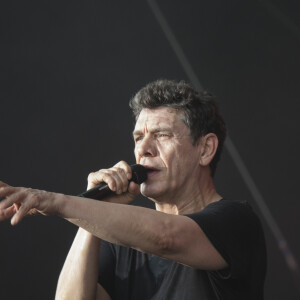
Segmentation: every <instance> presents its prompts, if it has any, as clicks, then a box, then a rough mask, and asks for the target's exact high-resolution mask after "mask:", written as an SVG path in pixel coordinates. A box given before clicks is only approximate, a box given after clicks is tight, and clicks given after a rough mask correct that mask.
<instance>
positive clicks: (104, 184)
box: [78, 161, 147, 200]
mask: <svg viewBox="0 0 300 300" xmlns="http://www.w3.org/2000/svg"><path fill="white" fill-rule="evenodd" d="M146 179H147V170H146V168H145V167H143V166H142V165H138V164H136V165H131V166H129V165H128V164H127V163H126V162H124V161H121V162H119V163H118V164H116V165H115V166H114V167H112V168H110V169H102V170H99V171H98V172H95V173H91V174H90V175H89V176H88V190H87V191H86V192H83V193H81V194H80V195H78V196H80V197H84V198H91V199H97V200H103V199H105V198H106V197H108V196H111V195H113V194H117V195H120V194H122V193H125V192H127V191H128V192H129V193H131V194H132V196H133V197H134V196H135V194H137V193H138V190H137V186H136V185H133V184H131V182H134V183H136V184H141V183H142V182H144V181H145V180H146ZM99 182H100V184H99Z"/></svg>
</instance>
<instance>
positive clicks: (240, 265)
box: [98, 199, 266, 300]
mask: <svg viewBox="0 0 300 300" xmlns="http://www.w3.org/2000/svg"><path fill="white" fill-rule="evenodd" d="M187 216H188V217H190V218H191V219H193V220H194V221H195V222H196V223H197V224H198V225H199V226H200V227H201V229H202V230H203V231H204V232H205V234H206V236H207V237H208V238H209V240H210V241H211V242H212V244H213V245H214V247H215V248H216V249H217V250H218V252H219V253H220V254H221V255H222V256H223V258H224V259H225V260H226V261H227V263H228V264H229V268H228V269H226V270H221V271H205V270H198V269H194V268H191V267H188V266H184V265H182V264H179V263H177V262H173V261H169V260H166V259H163V258H160V257H157V256H154V255H151V254H146V253H142V252H139V251H137V250H134V249H131V248H127V247H123V246H118V245H114V244H111V243H108V242H105V241H103V242H102V243H101V249H100V259H99V280H98V282H99V283H100V284H101V285H102V286H103V288H104V289H105V290H106V291H107V292H108V294H109V295H110V296H111V298H112V299H113V300H148V299H149V300H150V299H151V300H184V299H187V300H196V299H197V300H199V299H200V300H244V299H245V300H250V299H251V300H254V299H255V300H262V299H263V285H264V279H265V273H266V250H265V240H264V234H263V230H262V227H261V224H260V221H259V220H258V218H257V216H256V215H255V213H254V212H253V211H252V209H251V207H250V206H249V205H248V204H247V202H237V201H230V200H224V199H223V200H220V201H218V202H214V203H211V204H209V205H208V206H207V207H205V208H204V209H203V210H202V211H200V212H196V213H193V214H190V215H187Z"/></svg>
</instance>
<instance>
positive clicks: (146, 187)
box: [140, 183, 162, 199]
mask: <svg viewBox="0 0 300 300" xmlns="http://www.w3.org/2000/svg"><path fill="white" fill-rule="evenodd" d="M140 191H141V194H142V195H143V196H145V197H147V198H151V199H156V198H159V197H160V196H161V195H162V190H161V189H160V188H159V187H158V186H157V185H156V186H155V187H154V186H153V185H150V184H146V183H142V184H141V185H140Z"/></svg>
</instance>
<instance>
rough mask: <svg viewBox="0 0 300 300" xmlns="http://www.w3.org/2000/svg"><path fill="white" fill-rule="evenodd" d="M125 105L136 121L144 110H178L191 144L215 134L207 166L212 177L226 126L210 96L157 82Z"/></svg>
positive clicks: (182, 85) (181, 84)
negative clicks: (215, 146) (214, 147)
mask: <svg viewBox="0 0 300 300" xmlns="http://www.w3.org/2000/svg"><path fill="white" fill-rule="evenodd" d="M129 106H130V108H131V109H132V111H133V114H134V116H135V119H136V120H137V118H138V116H139V114H140V112H141V111H142V109H144V108H149V109H153V108H157V107H161V106H165V107H171V108H175V109H177V110H179V111H182V112H183V122H184V123H185V125H186V126H187V127H188V128H189V129H190V133H191V137H192V142H193V144H194V145H195V144H196V143H197V142H198V140H199V138H200V137H202V136H205V135H206V134H208V133H214V134H216V136H217V137H218V140H219V146H218V149H217V152H216V154H215V156H214V158H213V160H212V161H211V163H210V168H211V175H212V176H214V174H215V170H216V167H217V163H218V161H219V160H220V156H221V152H222V148H223V144H224V141H225V137H226V126H225V123H224V120H223V118H222V117H221V115H220V112H219V108H218V106H217V103H216V100H215V97H214V96H213V95H212V94H210V93H209V92H206V91H196V90H195V89H194V88H193V87H192V86H191V85H190V84H188V83H186V82H184V81H179V82H177V81H173V80H166V79H160V80H157V81H154V82H151V83H149V84H147V85H146V86H145V87H143V88H142V89H141V90H139V91H138V92H137V93H136V95H135V96H134V97H133V98H132V99H131V100H130V103H129Z"/></svg>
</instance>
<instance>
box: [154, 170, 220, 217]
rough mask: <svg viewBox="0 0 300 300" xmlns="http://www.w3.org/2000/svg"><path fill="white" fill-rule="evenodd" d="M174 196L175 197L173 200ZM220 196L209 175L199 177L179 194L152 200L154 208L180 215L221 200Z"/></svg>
mask: <svg viewBox="0 0 300 300" xmlns="http://www.w3.org/2000/svg"><path fill="white" fill-rule="evenodd" d="M174 198H176V199H175V200H174ZM221 199H222V197H221V196H220V195H219V194H218V193H217V191H216V189H215V186H214V183H213V179H212V177H211V176H210V175H209V176H208V177H207V176H206V177H205V179H204V178H201V179H200V180H199V181H198V182H197V183H194V185H193V186H192V188H190V189H189V188H186V189H184V191H182V193H181V195H178V194H177V195H176V196H175V197H172V198H171V199H170V197H169V198H168V199H159V200H157V199H156V200H154V199H153V200H154V201H155V206H156V210H158V211H161V212H164V213H168V214H173V215H182V214H189V213H193V212H197V211H200V210H202V209H203V208H205V207H206V206H207V205H208V204H210V203H212V202H216V201H219V200H221Z"/></svg>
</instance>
